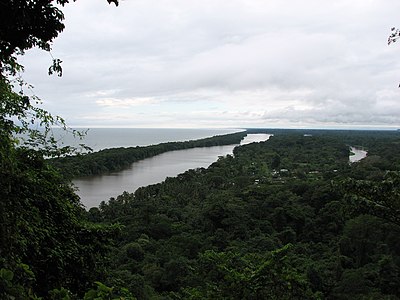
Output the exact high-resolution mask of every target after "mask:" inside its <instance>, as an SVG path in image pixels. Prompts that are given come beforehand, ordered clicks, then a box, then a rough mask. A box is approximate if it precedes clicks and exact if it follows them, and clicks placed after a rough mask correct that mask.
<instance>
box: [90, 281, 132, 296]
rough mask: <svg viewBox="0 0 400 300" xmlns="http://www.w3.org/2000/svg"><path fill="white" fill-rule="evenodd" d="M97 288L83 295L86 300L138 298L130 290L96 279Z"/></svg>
mask: <svg viewBox="0 0 400 300" xmlns="http://www.w3.org/2000/svg"><path fill="white" fill-rule="evenodd" d="M95 284H96V288H94V289H91V290H90V291H88V292H87V293H86V294H85V296H84V297H83V299H84V300H136V298H135V297H133V296H132V294H131V293H129V291H128V290H126V289H124V288H122V289H115V288H112V287H108V286H106V285H105V284H103V283H101V282H98V281H96V282H95Z"/></svg>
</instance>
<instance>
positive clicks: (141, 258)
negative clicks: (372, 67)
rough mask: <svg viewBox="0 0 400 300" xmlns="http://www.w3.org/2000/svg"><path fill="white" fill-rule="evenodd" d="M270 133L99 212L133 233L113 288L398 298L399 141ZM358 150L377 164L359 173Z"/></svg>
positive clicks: (181, 294)
mask: <svg viewBox="0 0 400 300" xmlns="http://www.w3.org/2000/svg"><path fill="white" fill-rule="evenodd" d="M258 132H260V131H258ZM310 132H311V133H310ZM268 133H274V136H273V137H271V138H270V140H268V141H266V142H261V143H254V144H250V145H245V146H240V147H237V148H235V150H234V156H229V155H228V156H227V157H225V158H220V159H219V160H218V161H217V162H215V163H214V164H212V165H211V166H210V167H209V168H207V169H203V168H201V169H196V170H189V171H187V172H185V173H183V174H181V175H179V176H177V177H176V178H168V179H167V180H166V181H165V182H163V183H160V184H156V185H151V186H148V187H145V188H140V189H138V190H137V191H136V192H135V193H132V194H129V193H124V194H123V195H120V196H118V197H116V198H112V199H110V201H109V202H107V203H105V202H103V203H101V205H100V207H99V208H92V209H90V211H89V212H88V218H89V220H91V221H92V222H95V223H99V224H115V223H118V224H121V225H122V226H123V229H122V231H121V235H120V236H118V238H116V240H115V243H116V247H115V249H114V250H113V251H112V252H111V253H110V256H109V269H108V274H107V276H106V277H107V278H106V279H105V283H106V284H108V285H110V286H119V285H121V286H124V287H126V288H128V289H129V290H130V291H131V292H132V294H134V295H135V296H136V297H137V298H138V299H398V297H399V296H400V289H399V287H400V273H399V272H400V268H399V267H400V251H399V250H400V248H399V247H400V238H399V229H400V227H399V225H400V222H399V221H400V219H399V217H400V210H399V208H400V199H399V183H400V176H399V167H400V154H399V151H398V150H399V142H400V139H399V133H397V132H393V131H392V132H372V131H371V132H363V131H360V132H351V131H297V130H294V131H288V130H275V131H274V130H269V131H268ZM355 143H357V144H359V145H364V146H365V147H367V149H368V153H369V155H368V157H366V158H365V159H363V160H362V161H360V162H358V163H354V164H351V165H350V164H349V160H348V158H349V145H354V144H355Z"/></svg>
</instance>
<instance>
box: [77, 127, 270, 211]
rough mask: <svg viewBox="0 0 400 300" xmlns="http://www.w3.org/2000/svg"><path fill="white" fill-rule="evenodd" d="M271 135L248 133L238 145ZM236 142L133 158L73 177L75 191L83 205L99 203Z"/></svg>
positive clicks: (211, 158) (207, 161) (207, 160)
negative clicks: (114, 168)
mask: <svg viewBox="0 0 400 300" xmlns="http://www.w3.org/2000/svg"><path fill="white" fill-rule="evenodd" d="M269 136H270V135H267V134H249V135H247V137H246V138H245V139H244V140H243V141H242V142H241V145H244V144H248V143H252V142H260V141H265V140H267V139H268V138H269ZM235 146H237V145H228V146H216V147H206V148H193V149H185V150H178V151H171V152H166V153H163V154H160V155H157V156H154V157H151V158H146V159H143V160H141V161H138V162H135V163H133V164H132V165H131V167H130V168H129V169H126V170H123V171H120V172H113V173H110V174H105V175H101V176H89V177H84V178H80V179H75V180H73V183H74V184H75V186H76V187H78V189H79V190H78V191H77V194H78V195H79V196H80V197H81V201H82V203H83V204H84V205H85V206H86V208H91V207H94V206H98V205H99V204H100V202H101V201H108V200H109V199H110V198H111V197H116V196H117V195H120V194H122V192H124V191H127V192H134V191H135V190H136V189H137V188H139V187H141V186H147V185H149V184H155V183H158V182H162V181H163V180H165V178H167V177H173V176H177V175H178V174H180V173H183V172H185V171H187V170H189V169H195V168H201V167H204V168H207V167H208V166H209V165H211V164H212V163H213V162H215V161H216V160H217V159H218V157H219V156H226V155H228V154H232V152H233V148H234V147H235Z"/></svg>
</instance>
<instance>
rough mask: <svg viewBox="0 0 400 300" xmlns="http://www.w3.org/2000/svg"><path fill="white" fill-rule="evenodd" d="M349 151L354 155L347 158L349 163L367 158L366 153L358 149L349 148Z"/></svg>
mask: <svg viewBox="0 0 400 300" xmlns="http://www.w3.org/2000/svg"><path fill="white" fill-rule="evenodd" d="M350 151H351V152H353V153H354V155H350V156H349V161H350V163H354V162H357V161H360V160H361V159H363V158H364V157H366V156H367V151H365V150H363V149H360V148H356V147H350Z"/></svg>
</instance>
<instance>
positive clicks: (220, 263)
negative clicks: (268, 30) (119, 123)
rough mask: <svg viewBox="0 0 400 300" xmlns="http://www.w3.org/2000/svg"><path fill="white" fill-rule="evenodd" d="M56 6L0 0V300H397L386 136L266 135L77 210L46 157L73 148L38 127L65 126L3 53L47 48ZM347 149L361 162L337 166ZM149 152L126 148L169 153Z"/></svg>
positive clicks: (393, 142) (393, 161)
mask: <svg viewBox="0 0 400 300" xmlns="http://www.w3.org/2000/svg"><path fill="white" fill-rule="evenodd" d="M108 1H109V2H114V3H118V2H117V1H115V0H113V1H110V0H108ZM68 2H70V1H68V0H56V1H47V0H46V1H45V0H33V1H27V0H10V1H0V7H1V9H0V29H1V30H0V298H1V299H64V300H67V299H399V297H400V239H399V229H400V227H399V226H400V196H399V195H400V193H399V186H400V153H399V151H398V150H399V142H400V140H399V132H398V131H385V132H373V131H357V132H356V131H310V130H307V131H304V130H303V131H301V130H268V133H273V134H274V136H273V137H272V138H271V139H270V140H268V141H267V142H261V143H255V144H250V145H245V146H241V147H237V148H235V150H234V154H233V155H229V156H227V157H222V158H220V159H218V161H216V162H215V163H214V164H212V165H211V166H210V167H209V168H207V169H203V168H200V169H195V170H188V171H187V172H185V173H183V174H180V175H178V176H177V177H175V178H168V179H167V180H166V181H164V182H162V183H159V184H155V185H151V186H148V187H144V188H140V189H138V190H137V191H136V192H135V193H124V194H122V195H119V196H117V195H116V197H115V198H111V199H110V200H109V201H108V202H103V203H101V205H100V206H99V207H98V208H92V209H90V210H89V211H85V210H84V209H83V207H82V205H81V203H80V200H79V197H78V196H77V195H76V194H75V193H74V190H73V188H72V187H71V184H70V182H69V180H68V178H67V176H63V175H62V174H60V171H59V170H60V169H63V165H62V164H60V165H58V166H57V168H55V167H54V166H53V165H52V164H51V163H50V162H51V160H48V159H47V158H49V157H59V156H61V157H67V156H71V155H72V154H73V153H74V152H73V150H74V149H71V148H69V147H65V148H59V147H57V145H56V143H55V140H54V137H52V136H51V135H50V134H49V133H50V131H51V130H50V128H51V127H52V126H54V125H58V126H61V127H62V128H64V129H65V130H69V129H68V127H67V126H66V124H65V122H64V120H63V119H62V118H60V117H57V116H53V115H51V114H49V113H48V112H46V111H44V110H43V109H41V108H40V106H38V104H39V103H38V102H40V99H38V98H37V97H35V96H34V95H28V94H27V93H26V92H25V91H26V90H27V88H28V86H27V84H26V83H25V82H24V81H23V80H22V79H21V78H19V77H18V76H17V75H18V73H19V72H21V71H22V69H23V66H21V65H20V64H19V63H18V59H17V57H18V55H21V54H23V52H24V51H26V50H28V49H30V48H32V47H39V48H41V49H43V50H45V51H50V49H51V42H52V41H53V40H54V38H55V37H57V35H58V34H59V33H60V32H61V31H62V30H63V28H64V25H63V14H62V11H61V8H60V7H62V6H63V5H66V4H67V3H68ZM57 5H58V6H57ZM60 64H61V61H60V60H59V59H55V60H53V61H52V64H51V66H50V69H49V73H57V74H59V75H61V72H62V69H61V65H60ZM16 90H19V91H20V92H16ZM32 124H33V125H40V126H32ZM38 127H40V128H41V129H42V130H38V129H36V128H38ZM264 131H265V130H264V129H254V130H248V132H264ZM71 133H72V134H75V135H78V136H79V135H80V133H79V132H75V131H73V130H71ZM17 134H26V135H27V136H28V137H29V138H28V139H27V140H25V142H23V143H21V142H20V141H19V140H18V139H16V138H15V136H16V135H17ZM191 143H196V142H191ZM350 145H361V146H364V147H366V148H367V149H368V156H367V157H366V158H365V159H363V160H362V161H360V162H358V163H354V164H349V163H348V155H349V146H350ZM169 146H175V145H173V144H171V145H169ZM169 146H168V147H169ZM153 147H154V148H147V149H145V150H143V149H141V150H140V151H142V150H143V151H144V152H146V151H149V153H150V154H142V155H154V154H156V153H157V151H164V150H165V151H168V149H164V150H157V151H155V150H154V149H159V148H161V149H163V148H164V147H166V145H162V146H153ZM157 147H159V148H157ZM131 150H132V149H130V150H129V151H131ZM121 151H122V152H121ZM124 151H125V150H123V149H122V150H121V149H120V150H118V151H117V150H115V151H114V150H109V151H104V152H103V153H101V155H99V154H93V155H92V156H89V155H88V156H87V157H88V158H90V159H92V158H93V157H96V155H98V157H100V158H101V159H103V158H102V157H107V155H109V154H110V157H111V154H112V155H114V152H115V153H116V152H121V153H123V152H124ZM132 151H133V150H132ZM135 151H139V150H135ZM151 151H155V152H154V153H151ZM129 155H131V153H130V154H129ZM129 155H128V156H129ZM135 155H136V154H135ZM135 155H132V157H133V156H135ZM113 157H114V156H113ZM139 158H140V157H139ZM79 159H81V158H79ZM84 159H87V158H84ZM124 159H126V160H130V159H132V158H127V157H125V158H122V159H119V158H118V159H115V160H114V159H110V161H112V162H113V163H112V164H111V166H106V167H107V169H108V168H109V167H110V168H111V167H112V165H114V164H115V165H116V169H118V168H121V166H122V167H123V166H125V165H128V164H129V162H125V161H124ZM68 160H69V158H68V159H62V160H60V161H61V162H63V161H64V162H67V161H68ZM71 160H72V159H71ZM67 169H68V164H67V163H66V164H65V170H67ZM101 169H103V167H101ZM80 172H81V171H80ZM90 172H93V170H90ZM70 174H71V173H70ZM71 175H73V174H71Z"/></svg>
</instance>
